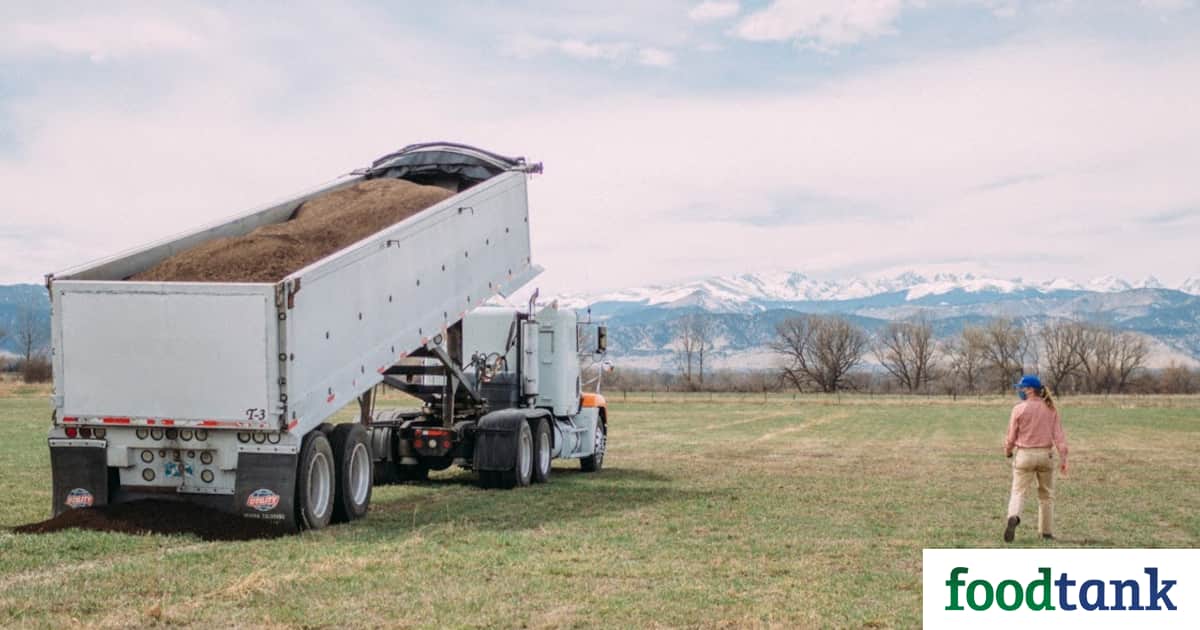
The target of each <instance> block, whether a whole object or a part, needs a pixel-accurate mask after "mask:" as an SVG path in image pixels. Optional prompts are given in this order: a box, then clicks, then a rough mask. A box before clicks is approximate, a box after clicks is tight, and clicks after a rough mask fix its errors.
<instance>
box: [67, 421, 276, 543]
mask: <svg viewBox="0 0 1200 630" xmlns="http://www.w3.org/2000/svg"><path fill="white" fill-rule="evenodd" d="M297 459H298V455H296V454H289V453H239V454H238V455H237V481H236V483H235V487H234V492H233V494H232V495H228V494H225V495H213V494H192V493H183V492H174V491H171V489H169V488H138V487H122V486H121V485H120V476H119V475H118V474H117V469H116V468H110V467H109V466H108V465H107V461H106V443H105V441H104V440H83V439H61V438H52V439H51V440H50V469H51V475H52V477H53V493H52V497H53V498H52V501H53V506H52V508H53V509H52V511H53V514H54V515H55V516H58V515H59V514H62V513H63V512H65V511H67V510H71V509H82V508H90V507H101V506H105V505H108V504H110V503H127V502H132V501H138V500H142V499H151V498H156V499H164V498H170V499H171V500H177V501H184V502H188V503H196V504H200V505H204V506H205V507H208V508H212V509H216V510H219V511H222V512H226V513H229V514H235V515H238V516H241V517H243V518H247V519H253V520H256V521H260V522H263V523H266V524H271V525H276V526H278V527H280V528H283V529H286V530H289V531H295V530H296V529H297V524H296V510H295V497H296V463H297Z"/></svg>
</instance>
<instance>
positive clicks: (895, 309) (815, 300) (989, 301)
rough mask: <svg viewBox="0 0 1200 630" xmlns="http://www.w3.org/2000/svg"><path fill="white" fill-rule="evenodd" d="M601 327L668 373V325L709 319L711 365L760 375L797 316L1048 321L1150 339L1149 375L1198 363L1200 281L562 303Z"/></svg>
mask: <svg viewBox="0 0 1200 630" xmlns="http://www.w3.org/2000/svg"><path fill="white" fill-rule="evenodd" d="M559 299H560V302H561V303H563V304H564V305H567V306H570V307H574V308H577V309H581V310H584V309H587V310H590V312H591V314H592V316H593V317H594V318H596V319H602V320H605V321H606V322H607V323H608V324H609V339H610V347H611V349H612V353H613V355H614V356H615V357H616V358H618V359H619V360H620V362H621V363H623V364H626V365H631V366H637V367H649V368H662V367H667V366H669V365H670V364H671V360H672V356H673V351H672V343H673V341H674V337H675V325H676V323H677V321H678V319H679V317H680V316H682V315H683V314H685V313H693V312H703V313H708V314H710V316H711V317H712V318H713V322H714V326H715V328H716V338H715V342H714V349H713V353H712V355H711V356H712V359H713V363H712V364H714V365H716V366H718V367H728V368H745V367H766V366H767V365H770V364H771V363H772V361H773V356H772V354H771V352H770V351H769V348H768V345H769V343H770V342H771V340H772V338H773V336H774V330H775V325H776V324H777V323H778V322H780V321H782V320H784V319H786V318H788V317H792V316H795V315H797V314H801V313H822V314H839V315H843V316H847V317H849V318H851V319H852V320H853V321H855V322H856V323H858V324H859V325H861V326H862V327H863V328H865V329H867V330H868V331H875V330H877V329H879V328H881V327H883V326H884V325H886V324H887V323H888V322H889V321H894V320H898V319H904V318H908V317H912V316H914V315H917V314H923V315H925V316H926V317H928V318H929V319H931V320H932V322H933V324H934V329H935V332H936V333H937V334H939V335H940V336H944V337H945V336H952V335H955V334H957V333H958V332H960V331H961V330H962V328H963V327H964V326H967V325H972V324H979V323H983V322H985V321H987V320H988V319H990V318H993V317H1009V318H1015V319H1019V320H1021V321H1024V322H1026V323H1029V324H1031V325H1033V326H1035V327H1036V326H1037V325H1039V324H1041V323H1044V322H1046V321H1050V320H1055V319H1077V320H1086V321H1092V322H1096V323H1101V324H1105V325H1108V326H1112V327H1115V328H1118V329H1120V330H1128V331H1132V332H1134V333H1137V334H1140V335H1143V336H1145V337H1147V339H1148V340H1149V341H1150V344H1151V348H1152V354H1151V365H1166V364H1168V363H1170V362H1178V363H1183V364H1186V365H1200V278H1197V277H1193V278H1189V279H1188V280H1186V281H1184V282H1183V283H1181V284H1180V285H1177V286H1174V287H1170V288H1168V287H1167V286H1165V285H1164V284H1163V283H1162V282H1160V281H1159V280H1157V279H1156V278H1154V277H1148V278H1145V279H1142V280H1140V281H1129V280H1126V279H1123V278H1119V277H1115V276H1104V277H1100V278H1095V279H1093V280H1090V281H1088V282H1085V283H1080V282H1076V281H1073V280H1070V279H1066V278H1055V279H1051V280H1041V281H1031V280H1023V279H1020V278H1015V279H1003V278H994V277H987V276H981V275H976V274H972V273H962V274H953V273H938V274H930V275H924V274H920V273H916V272H905V273H900V274H897V275H892V276H880V277H870V278H848V279H844V280H824V279H816V278H812V277H809V276H807V275H805V274H803V273H799V272H770V273H747V274H740V275H733V276H717V277H710V278H704V279H700V280H695V281H690V282H685V283H681V284H677V285H665V286H653V287H645V288H633V289H624V290H620V291H611V292H605V293H599V294H594V295H582V294H570V295H563V296H560V298H559Z"/></svg>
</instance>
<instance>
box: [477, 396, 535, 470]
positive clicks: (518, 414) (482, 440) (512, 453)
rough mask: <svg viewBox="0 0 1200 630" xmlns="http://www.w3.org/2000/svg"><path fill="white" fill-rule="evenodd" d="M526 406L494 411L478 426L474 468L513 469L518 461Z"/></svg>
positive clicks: (482, 419)
mask: <svg viewBox="0 0 1200 630" xmlns="http://www.w3.org/2000/svg"><path fill="white" fill-rule="evenodd" d="M525 416H526V414H525V410H522V409H504V410H501V411H493V412H491V413H489V414H487V415H485V416H484V417H482V418H480V419H479V424H478V425H477V426H476V429H475V457H474V459H475V461H474V464H473V465H474V467H475V470H497V471H504V470H512V469H513V468H514V467H515V466H516V465H517V438H516V434H517V431H519V430H520V429H521V423H522V422H526V417H525Z"/></svg>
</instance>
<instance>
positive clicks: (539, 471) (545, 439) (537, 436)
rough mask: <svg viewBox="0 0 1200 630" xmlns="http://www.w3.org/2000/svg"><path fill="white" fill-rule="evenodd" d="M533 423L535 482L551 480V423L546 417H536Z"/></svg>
mask: <svg viewBox="0 0 1200 630" xmlns="http://www.w3.org/2000/svg"><path fill="white" fill-rule="evenodd" d="M531 422H532V423H533V453H532V454H533V482H534V483H546V482H547V481H550V454H551V449H552V447H553V444H551V443H550V423H549V422H547V421H546V419H545V418H534V419H533V420H531Z"/></svg>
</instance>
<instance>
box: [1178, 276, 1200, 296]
mask: <svg viewBox="0 0 1200 630" xmlns="http://www.w3.org/2000/svg"><path fill="white" fill-rule="evenodd" d="M1179 290H1180V291H1183V292H1184V293H1187V294H1189V295H1200V277H1197V278H1188V279H1187V280H1184V281H1183V284H1181V285H1179Z"/></svg>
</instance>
